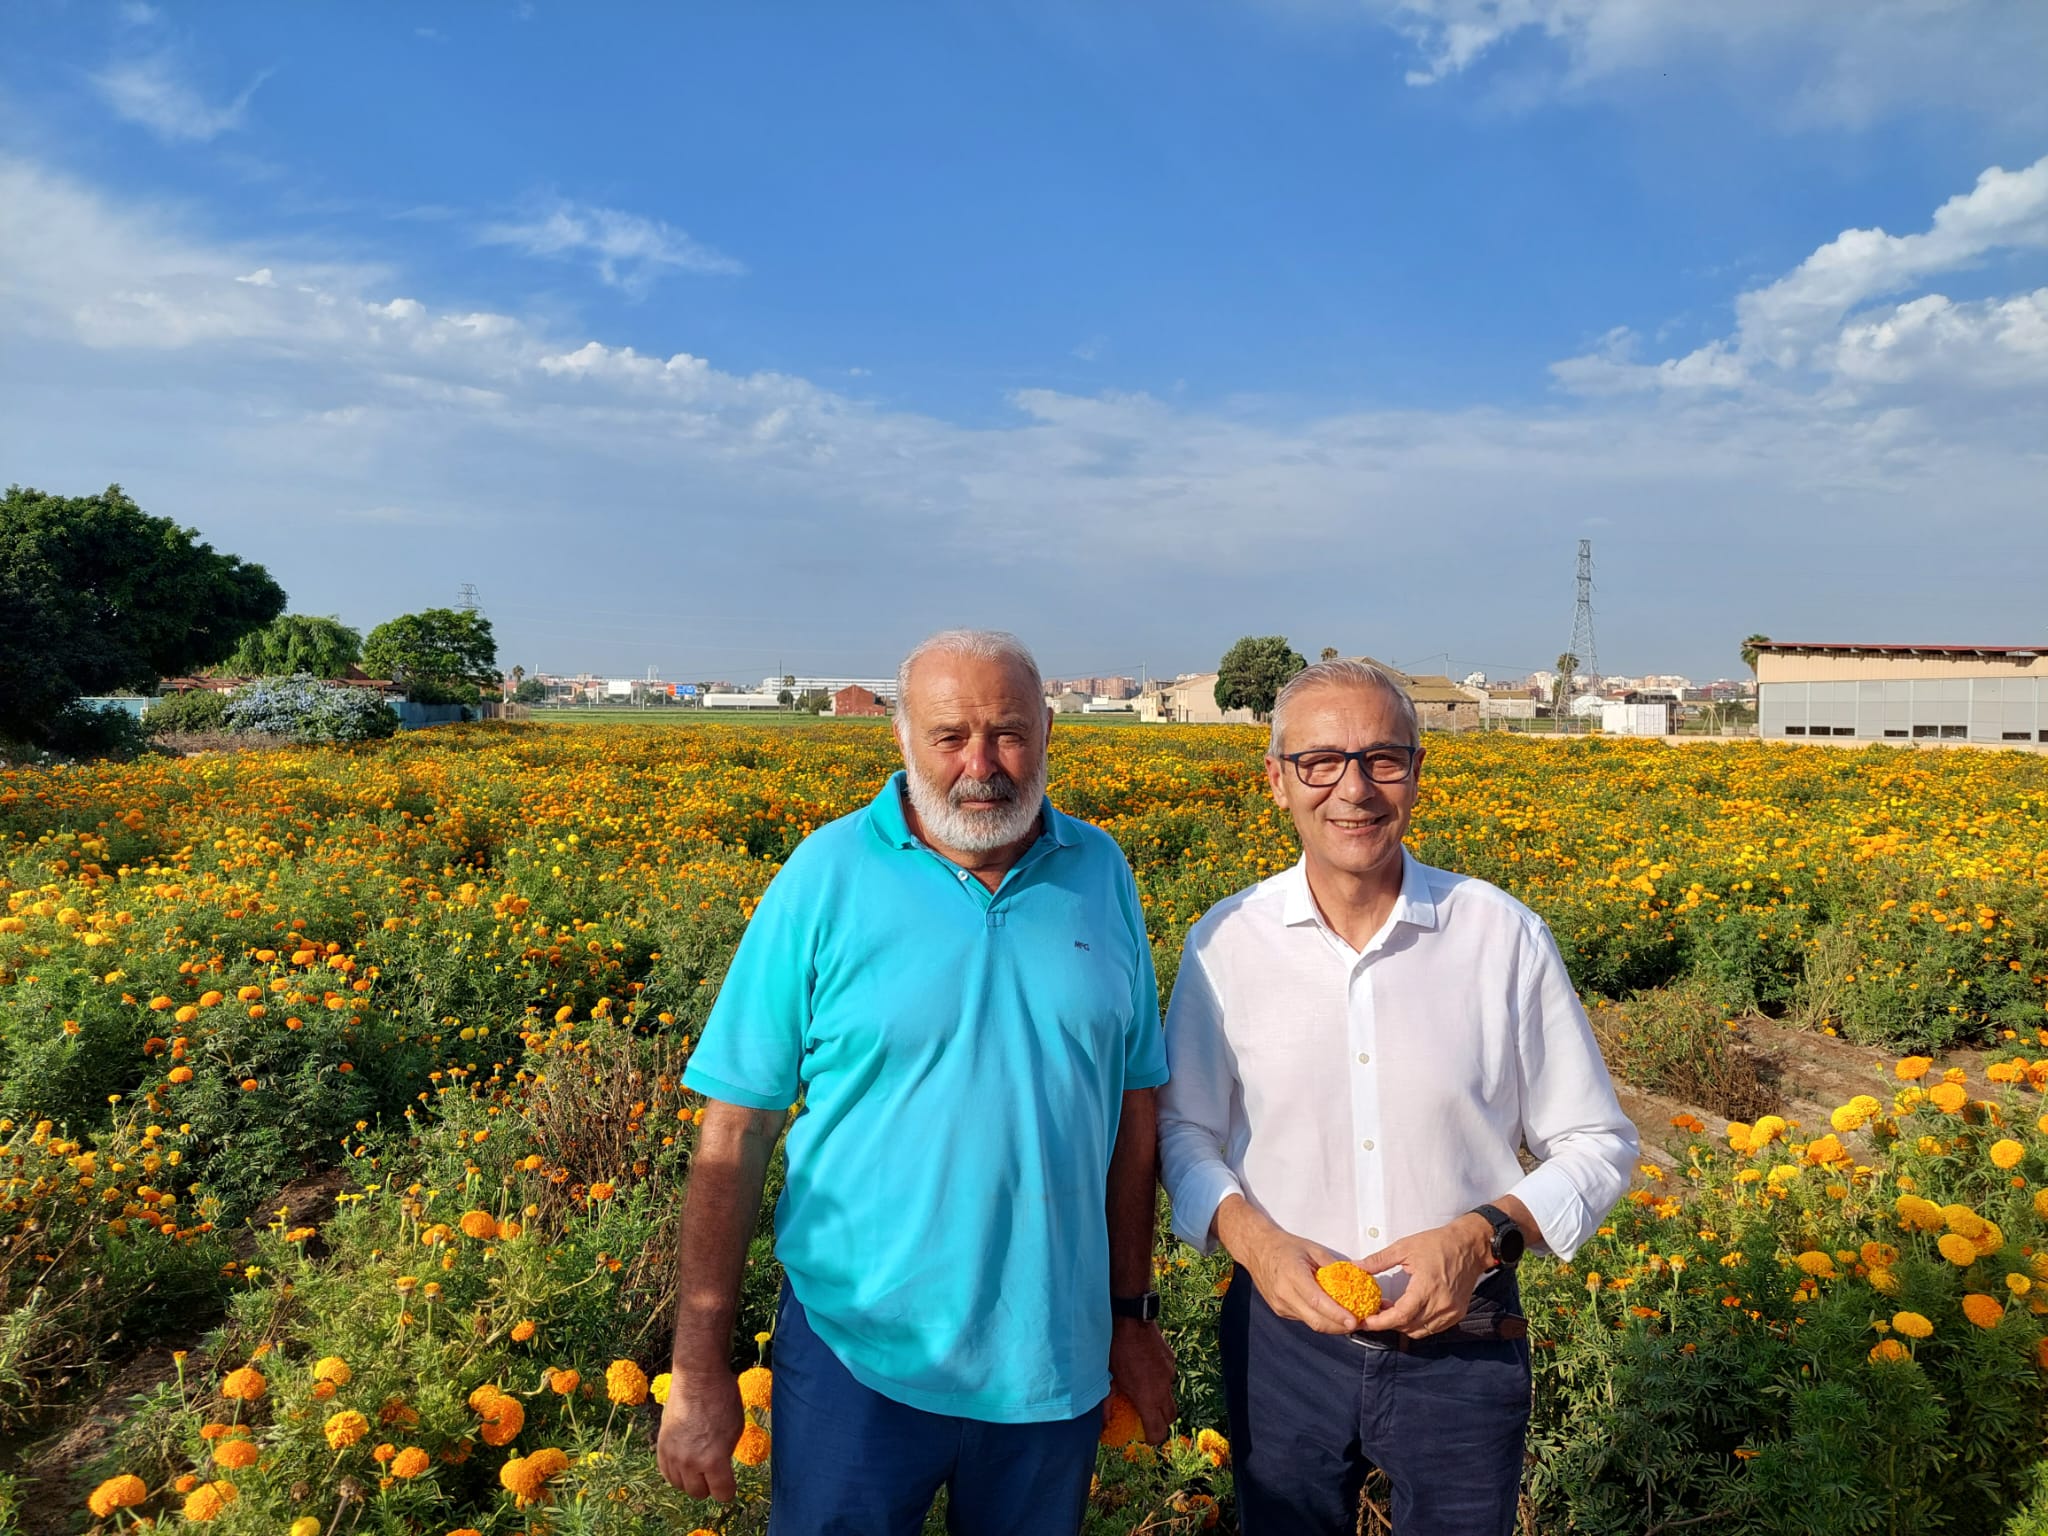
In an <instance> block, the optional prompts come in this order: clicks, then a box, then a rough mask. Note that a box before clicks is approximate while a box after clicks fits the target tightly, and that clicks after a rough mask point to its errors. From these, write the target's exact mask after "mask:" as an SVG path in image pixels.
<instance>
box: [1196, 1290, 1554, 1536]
mask: <svg viewBox="0 0 2048 1536" xmlns="http://www.w3.org/2000/svg"><path fill="white" fill-rule="evenodd" d="M1482 1294H1485V1295H1488V1296H1490V1297H1491V1298H1492V1299H1494V1300H1497V1301H1499V1302H1502V1303H1504V1304H1506V1305H1508V1306H1510V1307H1512V1306H1513V1305H1514V1301H1515V1292H1514V1277H1513V1276H1512V1275H1511V1274H1502V1273H1501V1272H1498V1271H1496V1272H1495V1274H1494V1275H1493V1276H1491V1277H1489V1278H1488V1280H1487V1282H1486V1284H1485V1286H1483V1287H1482ZM1221 1333H1222V1345H1223V1392H1224V1399H1225V1403H1226V1405H1227V1408H1228V1411H1229V1414H1230V1462H1231V1471H1232V1475H1233V1477H1234V1479H1235V1481H1236V1487H1237V1513H1238V1520H1239V1522H1240V1524H1241V1526H1242V1529H1243V1531H1244V1536H1352V1532H1354V1531H1355V1530H1356V1529H1357V1528H1358V1498H1359V1494H1360V1492H1361V1490H1362V1489H1363V1488H1364V1486H1365V1479H1366V1475H1367V1473H1368V1472H1370V1471H1371V1469H1372V1468H1373V1467H1375V1466H1377V1467H1378V1468H1379V1469H1380V1470H1381V1471H1382V1472H1384V1473H1386V1475H1387V1481H1388V1482H1389V1483H1390V1484H1391V1485H1392V1489H1393V1510H1392V1515H1393V1521H1394V1529H1395V1530H1396V1531H1398V1532H1399V1533H1400V1536H1509V1533H1511V1532H1512V1531H1513V1530H1514V1526H1515V1502H1516V1497H1517V1495H1518V1493H1519V1492H1520V1489H1521V1482H1522V1454H1523V1449H1524V1442H1525V1441H1526V1438H1527V1435H1528V1428H1529V1341H1528V1340H1527V1339H1497V1340H1477V1339H1458V1340H1451V1339H1442V1340H1430V1339H1424V1340H1418V1341H1416V1343H1415V1344H1414V1346H1413V1348H1412V1349H1410V1350H1408V1351H1405V1352H1403V1351H1400V1350H1394V1349H1386V1348H1373V1347H1368V1346H1366V1345H1363V1344H1359V1343H1357V1342H1355V1341H1354V1340H1353V1339H1351V1338H1349V1337H1345V1336H1342V1335H1332V1334H1326V1333H1317V1332H1316V1331H1315V1330H1314V1329H1312V1328H1309V1327H1306V1326H1305V1325H1303V1324H1301V1323H1297V1322H1292V1321H1290V1320H1288V1319H1286V1318H1282V1317H1280V1316H1279V1315H1278V1314H1277V1313H1275V1312H1274V1311H1273V1309H1272V1308H1271V1307H1269V1306H1268V1305H1267V1304H1266V1299H1265V1298H1264V1297H1263V1296H1261V1295H1260V1294H1259V1292H1258V1287H1257V1286H1255V1285H1253V1284H1252V1279H1251V1276H1250V1275H1249V1274H1247V1273H1246V1272H1245V1271H1244V1270H1243V1269H1242V1268H1240V1269H1239V1270H1237V1272H1236V1273H1235V1274H1234V1275H1233V1276H1232V1278H1231V1282H1230V1292H1229V1294H1228V1295H1227V1296H1225V1297H1224V1299H1223V1320H1222V1329H1221Z"/></svg>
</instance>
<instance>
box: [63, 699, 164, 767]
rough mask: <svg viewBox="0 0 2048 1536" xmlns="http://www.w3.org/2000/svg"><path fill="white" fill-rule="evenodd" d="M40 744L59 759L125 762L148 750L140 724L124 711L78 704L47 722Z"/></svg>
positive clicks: (104, 706) (146, 738)
mask: <svg viewBox="0 0 2048 1536" xmlns="http://www.w3.org/2000/svg"><path fill="white" fill-rule="evenodd" d="M43 744H44V745H45V746H47V747H48V748H49V749H50V750H51V751H52V752H55V753H56V754H57V755H58V756H60V757H71V758H80V759H83V758H94V757H104V758H111V759H113V760H114V761H116V762H123V763H125V762H128V761H130V760H131V759H133V758H136V757H139V756H141V755H142V754H143V753H144V752H146V751H148V750H149V737H148V734H147V733H146V732H145V731H144V730H143V728H142V722H141V721H139V720H137V719H136V718H135V717H134V716H133V715H131V714H129V713H128V711H127V710H125V709H114V708H110V707H108V706H106V705H99V704H84V703H79V704H72V705H69V706H67V707H66V708H64V709H63V710H61V711H59V712H58V714H57V715H56V717H55V718H53V719H52V720H51V721H50V723H49V726H48V728H47V729H46V730H45V731H44V732H43Z"/></svg>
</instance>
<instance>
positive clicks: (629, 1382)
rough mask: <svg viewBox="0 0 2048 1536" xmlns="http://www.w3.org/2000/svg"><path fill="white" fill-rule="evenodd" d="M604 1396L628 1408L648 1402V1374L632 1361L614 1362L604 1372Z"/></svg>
mask: <svg viewBox="0 0 2048 1536" xmlns="http://www.w3.org/2000/svg"><path fill="white" fill-rule="evenodd" d="M604 1395H605V1396H606V1397H608V1398H610V1399H611V1400H612V1401H613V1402H615V1403H621V1404H623V1405H624V1406H626V1407H628V1408H634V1407H638V1406H639V1405H640V1404H641V1403H644V1402H646V1401H647V1373H646V1372H645V1371H643V1370H641V1369H640V1367H639V1366H637V1365H635V1364H634V1363H633V1362H632V1361H631V1360H614V1361H613V1362H612V1363H611V1364H610V1365H608V1366H606V1367H605V1370H604Z"/></svg>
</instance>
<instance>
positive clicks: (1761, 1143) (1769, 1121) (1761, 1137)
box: [1749, 1115, 1791, 1152]
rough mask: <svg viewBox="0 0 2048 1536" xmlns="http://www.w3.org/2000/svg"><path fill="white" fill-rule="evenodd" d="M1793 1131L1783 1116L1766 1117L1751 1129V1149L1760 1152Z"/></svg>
mask: <svg viewBox="0 0 2048 1536" xmlns="http://www.w3.org/2000/svg"><path fill="white" fill-rule="evenodd" d="M1789 1129H1791V1127H1789V1126H1788V1125H1786V1123H1785V1119H1784V1117H1783V1116H1782V1115H1765V1116H1763V1117H1762V1118H1760V1119H1759V1120H1758V1121H1757V1123H1756V1124H1755V1125H1753V1126H1751V1127H1750V1132H1749V1149H1750V1151H1752V1152H1760V1151H1762V1150H1763V1149H1764V1148H1765V1147H1768V1146H1769V1145H1770V1144H1771V1143H1772V1142H1774V1141H1776V1140H1777V1139H1778V1138H1779V1137H1781V1136H1783V1135H1784V1134H1785V1132H1786V1131H1788V1130H1789Z"/></svg>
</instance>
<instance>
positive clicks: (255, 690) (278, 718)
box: [226, 674, 398, 745]
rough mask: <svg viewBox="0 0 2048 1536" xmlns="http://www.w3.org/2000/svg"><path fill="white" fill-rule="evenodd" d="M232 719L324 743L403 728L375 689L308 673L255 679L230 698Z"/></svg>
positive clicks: (245, 726) (372, 737) (241, 727)
mask: <svg viewBox="0 0 2048 1536" xmlns="http://www.w3.org/2000/svg"><path fill="white" fill-rule="evenodd" d="M226 719H227V723H228V724H229V725H230V726H232V727H233V728H234V729H236V730H238V731H267V732H269V733H270V734H272V735H275V736H282V737H285V738H286V739H288V740H291V741H295V742H301V743H318V744H323V745H326V744H333V745H347V744H350V743H354V742H359V741H376V740H379V739H381V738H383V737H386V736H389V735H391V734H392V733H393V732H395V731H396V730H397V729H398V717H397V716H396V715H394V714H392V712H391V711H390V710H389V709H388V708H387V707H386V706H385V704H384V701H383V700H382V699H380V698H378V697H377V696H376V695H375V694H373V693H370V692H368V691H366V690H364V689H361V688H349V687H344V686H342V685H340V684H336V683H323V682H321V681H320V680H319V679H317V678H312V677H307V676H304V675H303V674H302V675H299V676H296V677H266V678H261V679H259V680H258V681H256V682H253V683H251V684H250V685H249V686H248V687H246V688H244V689H242V690H241V692H239V693H237V694H236V695H235V697H234V698H233V700H232V701H230V703H229V704H228V707H227V715H226Z"/></svg>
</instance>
